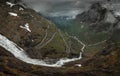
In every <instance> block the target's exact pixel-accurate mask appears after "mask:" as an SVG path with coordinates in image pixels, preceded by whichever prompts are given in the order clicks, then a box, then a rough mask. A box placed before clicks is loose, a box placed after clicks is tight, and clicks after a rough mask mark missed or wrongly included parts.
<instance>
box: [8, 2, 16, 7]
mask: <svg viewBox="0 0 120 76" xmlns="http://www.w3.org/2000/svg"><path fill="white" fill-rule="evenodd" d="M6 4H7V5H9V6H10V7H13V6H14V5H15V4H13V3H10V2H6Z"/></svg>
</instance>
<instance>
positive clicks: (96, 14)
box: [76, 2, 117, 32]
mask: <svg viewBox="0 0 120 76" xmlns="http://www.w3.org/2000/svg"><path fill="white" fill-rule="evenodd" d="M76 20H78V21H81V22H85V23H87V25H88V26H89V28H90V29H91V31H92V30H93V31H96V32H108V31H110V30H111V27H112V25H113V24H114V23H116V21H117V19H116V17H115V14H114V12H113V10H109V9H108V8H106V7H103V5H102V4H100V3H99V2H98V3H94V4H92V5H91V7H90V9H89V10H88V11H85V12H83V13H82V14H79V15H77V17H76Z"/></svg>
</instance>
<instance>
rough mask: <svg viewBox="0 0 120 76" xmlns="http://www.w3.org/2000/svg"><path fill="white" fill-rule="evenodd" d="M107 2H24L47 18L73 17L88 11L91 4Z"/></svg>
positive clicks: (63, 0) (45, 0)
mask: <svg viewBox="0 0 120 76" xmlns="http://www.w3.org/2000/svg"><path fill="white" fill-rule="evenodd" d="M96 1H105V0H23V2H24V3H25V4H26V5H27V6H28V7H30V8H32V9H34V10H35V11H37V12H40V13H41V14H43V15H45V16H71V17H74V16H76V15H77V14H79V13H81V12H83V11H85V10H87V9H88V8H89V6H90V5H91V3H93V2H96Z"/></svg>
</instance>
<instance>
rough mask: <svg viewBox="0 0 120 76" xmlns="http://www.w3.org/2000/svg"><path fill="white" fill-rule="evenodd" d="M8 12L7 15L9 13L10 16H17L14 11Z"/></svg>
mask: <svg viewBox="0 0 120 76" xmlns="http://www.w3.org/2000/svg"><path fill="white" fill-rule="evenodd" d="M8 13H9V15H11V16H15V17H17V16H18V15H17V14H16V13H13V12H8Z"/></svg>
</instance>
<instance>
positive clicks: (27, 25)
mask: <svg viewBox="0 0 120 76" xmlns="http://www.w3.org/2000/svg"><path fill="white" fill-rule="evenodd" d="M20 28H23V29H26V30H27V31H28V32H31V30H30V28H29V24H28V23H26V24H25V26H20Z"/></svg>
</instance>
